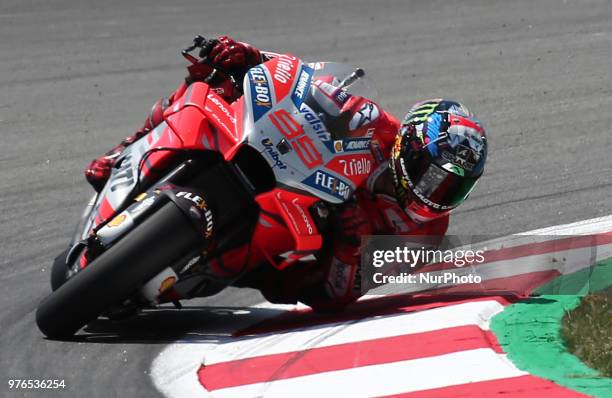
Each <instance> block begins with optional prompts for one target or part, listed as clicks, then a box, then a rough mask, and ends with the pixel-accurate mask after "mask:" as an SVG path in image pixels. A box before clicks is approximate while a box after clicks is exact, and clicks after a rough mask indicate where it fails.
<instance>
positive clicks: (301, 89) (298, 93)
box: [291, 66, 313, 109]
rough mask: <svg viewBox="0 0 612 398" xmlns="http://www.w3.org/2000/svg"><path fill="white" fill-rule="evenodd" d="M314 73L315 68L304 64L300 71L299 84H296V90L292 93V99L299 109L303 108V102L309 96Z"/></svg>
mask: <svg viewBox="0 0 612 398" xmlns="http://www.w3.org/2000/svg"><path fill="white" fill-rule="evenodd" d="M312 74H313V70H312V69H311V68H309V67H307V66H303V67H302V70H301V71H300V74H299V77H298V81H297V85H296V86H295V90H293V94H291V100H292V101H293V103H294V104H295V106H296V107H297V108H298V109H301V107H302V103H303V102H304V100H305V99H306V97H307V96H308V92H309V91H310V82H311V79H312Z"/></svg>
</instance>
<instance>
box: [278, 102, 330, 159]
mask: <svg viewBox="0 0 612 398" xmlns="http://www.w3.org/2000/svg"><path fill="white" fill-rule="evenodd" d="M269 117H270V121H271V122H272V124H273V125H274V126H275V127H276V128H277V129H278V131H280V132H281V134H282V135H284V136H285V138H287V139H288V140H290V143H291V146H292V147H293V149H294V150H295V152H296V153H297V155H298V156H299V158H300V159H301V160H302V163H304V165H305V166H306V167H308V168H309V169H312V168H313V167H317V166H320V165H321V164H323V155H321V153H320V152H319V151H318V150H317V148H316V147H315V145H314V143H313V142H312V139H311V138H310V137H309V136H308V135H307V134H305V133H304V128H303V127H302V126H301V125H300V124H299V123H298V122H296V121H295V119H294V118H293V117H291V115H290V114H289V112H287V111H286V110H284V109H279V110H277V111H275V112H274V113H272V114H271V115H270V116H269Z"/></svg>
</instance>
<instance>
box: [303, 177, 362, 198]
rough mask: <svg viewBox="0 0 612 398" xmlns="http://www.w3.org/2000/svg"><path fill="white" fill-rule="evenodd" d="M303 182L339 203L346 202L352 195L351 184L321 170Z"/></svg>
mask: <svg viewBox="0 0 612 398" xmlns="http://www.w3.org/2000/svg"><path fill="white" fill-rule="evenodd" d="M303 182H304V184H306V185H309V186H311V187H314V188H317V189H318V190H320V191H322V192H325V193H327V194H329V195H331V196H333V197H335V198H337V199H340V200H341V201H345V200H347V199H348V198H349V197H350V196H351V195H352V193H353V188H352V186H351V184H349V183H348V182H346V181H344V180H342V179H341V178H338V177H336V176H334V175H332V174H329V173H327V172H325V171H323V170H317V171H316V172H315V173H314V174H312V175H311V176H309V177H308V178H306V179H305V180H304V181H303Z"/></svg>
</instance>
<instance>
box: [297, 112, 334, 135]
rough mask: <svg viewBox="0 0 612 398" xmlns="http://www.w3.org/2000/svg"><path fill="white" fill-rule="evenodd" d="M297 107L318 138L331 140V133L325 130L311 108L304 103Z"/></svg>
mask: <svg viewBox="0 0 612 398" xmlns="http://www.w3.org/2000/svg"><path fill="white" fill-rule="evenodd" d="M299 109H300V113H301V114H302V116H304V119H306V121H307V122H308V124H309V125H310V127H312V129H313V130H314V132H315V134H316V135H317V137H319V139H320V140H321V141H323V142H329V141H331V138H332V137H331V134H330V133H329V132H328V131H327V129H326V128H325V125H324V124H323V122H322V121H321V119H319V117H318V116H317V115H315V113H314V112H313V111H312V109H311V108H310V107H309V106H308V105H306V104H301V105H300V107H299Z"/></svg>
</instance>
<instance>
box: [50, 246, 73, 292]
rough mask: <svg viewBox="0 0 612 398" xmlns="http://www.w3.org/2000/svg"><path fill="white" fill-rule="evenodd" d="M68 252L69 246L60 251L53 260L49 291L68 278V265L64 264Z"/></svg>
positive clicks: (57, 287)
mask: <svg viewBox="0 0 612 398" xmlns="http://www.w3.org/2000/svg"><path fill="white" fill-rule="evenodd" d="M69 252H70V247H68V248H67V249H66V250H64V251H63V252H61V253H60V255H59V256H57V257H55V260H53V265H52V266H51V291H53V292H54V291H56V290H57V289H59V287H60V286H62V285H63V284H64V282H66V281H67V280H68V271H69V269H68V266H67V265H66V257H68V253H69Z"/></svg>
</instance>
